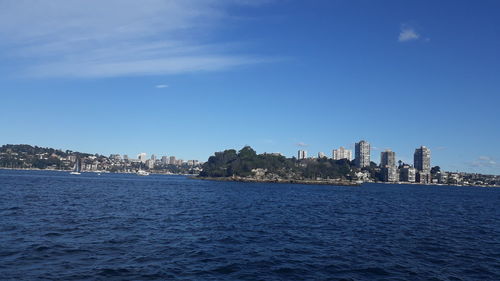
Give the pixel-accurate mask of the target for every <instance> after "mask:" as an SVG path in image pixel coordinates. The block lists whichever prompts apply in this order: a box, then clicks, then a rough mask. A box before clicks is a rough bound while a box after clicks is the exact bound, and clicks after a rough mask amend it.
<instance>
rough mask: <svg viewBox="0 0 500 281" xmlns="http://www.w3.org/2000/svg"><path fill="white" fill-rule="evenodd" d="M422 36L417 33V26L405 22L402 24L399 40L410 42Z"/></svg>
mask: <svg viewBox="0 0 500 281" xmlns="http://www.w3.org/2000/svg"><path fill="white" fill-rule="evenodd" d="M419 38H420V34H418V33H417V31H416V30H415V28H413V27H412V26H409V25H406V24H403V25H402V26H401V31H400V32H399V37H398V41H399V42H408V41H414V40H418V39H419Z"/></svg>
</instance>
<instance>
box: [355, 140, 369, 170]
mask: <svg viewBox="0 0 500 281" xmlns="http://www.w3.org/2000/svg"><path fill="white" fill-rule="evenodd" d="M355 154H356V155H355V156H356V159H355V161H356V162H355V163H356V167H358V168H363V167H368V166H370V144H369V143H368V142H367V141H364V140H362V141H360V142H357V143H356V146H355Z"/></svg>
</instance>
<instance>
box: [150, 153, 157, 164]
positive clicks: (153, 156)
mask: <svg viewBox="0 0 500 281" xmlns="http://www.w3.org/2000/svg"><path fill="white" fill-rule="evenodd" d="M151 160H153V162H155V161H156V155H155V154H151Z"/></svg>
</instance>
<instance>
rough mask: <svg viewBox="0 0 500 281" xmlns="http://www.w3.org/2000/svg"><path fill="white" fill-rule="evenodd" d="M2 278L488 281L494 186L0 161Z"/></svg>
mask: <svg viewBox="0 0 500 281" xmlns="http://www.w3.org/2000/svg"><path fill="white" fill-rule="evenodd" d="M0 279H1V280H500V189H499V188H484V187H455V186H422V185H395V184H364V185H362V186H359V187H352V186H351V187H346V186H324V185H318V186H315V185H300V184H269V183H240V182H214V181H202V180H195V179H189V178H187V177H184V176H167V175H150V176H145V177H144V176H142V177H141V176H137V175H134V174H128V175H127V174H101V175H99V174H96V173H82V174H81V175H70V174H69V173H67V172H55V171H14V170H0Z"/></svg>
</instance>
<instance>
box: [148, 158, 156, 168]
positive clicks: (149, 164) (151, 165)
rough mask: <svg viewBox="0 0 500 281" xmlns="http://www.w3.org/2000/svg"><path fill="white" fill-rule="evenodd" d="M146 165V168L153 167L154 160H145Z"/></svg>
mask: <svg viewBox="0 0 500 281" xmlns="http://www.w3.org/2000/svg"><path fill="white" fill-rule="evenodd" d="M146 167H148V169H153V168H154V167H155V161H154V160H153V159H149V160H146Z"/></svg>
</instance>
